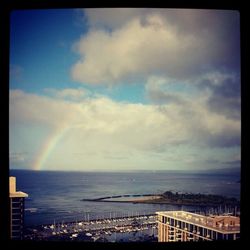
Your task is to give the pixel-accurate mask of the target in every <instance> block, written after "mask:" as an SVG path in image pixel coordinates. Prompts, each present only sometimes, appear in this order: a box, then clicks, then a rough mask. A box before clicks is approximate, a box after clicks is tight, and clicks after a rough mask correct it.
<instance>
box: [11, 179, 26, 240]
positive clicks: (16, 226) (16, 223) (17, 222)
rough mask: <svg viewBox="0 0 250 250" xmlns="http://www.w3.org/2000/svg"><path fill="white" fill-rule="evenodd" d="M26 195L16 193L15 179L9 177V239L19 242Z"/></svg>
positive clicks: (21, 234) (21, 235)
mask: <svg viewBox="0 0 250 250" xmlns="http://www.w3.org/2000/svg"><path fill="white" fill-rule="evenodd" d="M26 197H28V194H26V193H23V192H20V191H18V192H17V191H16V177H12V176H11V177H9V198H10V237H11V239H16V240H21V239H22V238H23V223H24V200H25V198H26Z"/></svg>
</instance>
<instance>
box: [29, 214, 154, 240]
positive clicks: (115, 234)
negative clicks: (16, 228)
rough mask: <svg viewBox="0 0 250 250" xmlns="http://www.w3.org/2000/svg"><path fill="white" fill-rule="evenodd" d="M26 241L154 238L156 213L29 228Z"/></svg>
mask: <svg viewBox="0 0 250 250" xmlns="http://www.w3.org/2000/svg"><path fill="white" fill-rule="evenodd" d="M25 239H26V240H38V241H39V240H43V241H44V240H45V241H46V240H47V241H59V240H66V241H67V240H68V241H86V242H96V241H97V242H98V241H100V242H130V241H157V222H156V215H155V214H148V215H137V216H130V217H117V218H111V219H110V218H105V219H96V220H87V221H78V222H77V221H76V222H68V223H63V222H61V223H56V222H55V221H54V223H53V224H49V225H40V226H36V227H29V228H27V229H26V233H25Z"/></svg>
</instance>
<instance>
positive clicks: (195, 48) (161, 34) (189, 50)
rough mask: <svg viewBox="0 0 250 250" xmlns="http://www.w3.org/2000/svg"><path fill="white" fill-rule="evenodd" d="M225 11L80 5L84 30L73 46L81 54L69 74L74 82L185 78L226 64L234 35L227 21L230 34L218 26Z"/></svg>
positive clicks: (223, 22)
mask: <svg viewBox="0 0 250 250" xmlns="http://www.w3.org/2000/svg"><path fill="white" fill-rule="evenodd" d="M125 13H127V14H128V16H127V17H126V15H125ZM203 14H204V15H203ZM227 14H228V15H229V17H228V15H227ZM230 14H232V13H231V12H230V13H229V12H216V11H214V12H211V11H203V12H202V11H195V10H192V11H188V10H187V11H183V10H179V11H178V10H173V11H171V10H150V11H149V10H145V9H142V10H134V9H125V10H121V9H118V10H116V9H115V10H110V9H107V10H100V9H99V10H95V9H94V10H86V15H87V18H88V20H89V23H90V30H89V32H88V33H87V34H84V36H82V37H81V39H80V40H79V41H78V42H77V43H76V45H75V49H76V51H77V53H79V54H80V56H81V59H80V60H79V61H78V62H77V63H76V64H75V65H74V66H73V67H72V71H71V73H72V77H73V79H74V80H75V81H78V82H84V83H92V84H102V83H106V84H114V83H119V82H121V81H124V80H133V79H135V78H144V79H145V78H147V77H148V76H150V75H152V74H161V75H164V76H168V77H171V78H178V79H185V78H186V77H191V76H194V75H195V76H196V75H199V74H201V73H203V72H209V71H211V69H213V68H214V67H216V68H218V67H219V66H220V65H221V64H223V66H224V67H226V66H227V62H230V63H231V61H234V60H236V59H237V58H238V59H237V60H238V61H239V56H237V55H236V54H235V55H234V53H236V52H234V51H232V46H233V45H231V40H235V39H234V33H235V32H236V31H235V24H234V25H231V28H232V30H231V31H232V32H231V33H230V32H229V31H227V32H226V33H225V31H224V29H223V28H225V27H227V28H228V23H230V22H229V21H230V20H231V19H234V17H235V16H234V15H232V16H230ZM230 17H231V19H230ZM211 18H212V19H211ZM208 20H209V22H212V24H213V26H212V27H211V24H210V23H208ZM101 24H103V25H101ZM105 27H108V28H110V29H111V30H109V29H106V28H105ZM184 27H185V29H184ZM229 33H230V34H231V37H230V35H229ZM225 38H227V41H226V40H225ZM228 38H231V40H230V39H228ZM232 38H233V39H232ZM236 38H237V36H236ZM230 56H231V57H230ZM229 57H230V58H229ZM225 58H227V60H225ZM237 60H236V61H237Z"/></svg>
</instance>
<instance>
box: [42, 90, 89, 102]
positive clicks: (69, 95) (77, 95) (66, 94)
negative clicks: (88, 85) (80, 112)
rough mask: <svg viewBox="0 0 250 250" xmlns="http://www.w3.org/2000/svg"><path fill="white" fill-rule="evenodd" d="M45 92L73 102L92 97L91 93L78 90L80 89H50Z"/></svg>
mask: <svg viewBox="0 0 250 250" xmlns="http://www.w3.org/2000/svg"><path fill="white" fill-rule="evenodd" d="M44 91H45V92H46V93H48V94H51V95H52V96H55V97H57V98H60V99H69V100H72V101H79V100H82V99H83V98H86V97H88V95H90V92H89V91H88V90H86V89H83V88H78V89H73V88H66V89H62V90H58V89H53V88H49V89H45V90H44Z"/></svg>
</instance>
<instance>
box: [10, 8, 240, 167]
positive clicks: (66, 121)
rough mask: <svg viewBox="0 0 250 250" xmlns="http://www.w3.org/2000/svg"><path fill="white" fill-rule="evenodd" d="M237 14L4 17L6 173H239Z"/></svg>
mask: <svg viewBox="0 0 250 250" xmlns="http://www.w3.org/2000/svg"><path fill="white" fill-rule="evenodd" d="M239 18H240V16H239V13H238V12H237V11H232V10H192V9H143V8H138V9H119V8H114V9H108V8H107V9H54V10H19V11H13V12H12V13H11V30H10V72H9V76H10V82H9V88H10V89H9V96H10V103H9V114H10V116H9V128H10V129H9V136H10V139H9V140H10V146H9V152H10V156H9V157H10V168H12V169H32V170H74V171H75V170H76V171H79V170H80V171H132V170H150V171H155V170H185V171H189V170H197V171H198V170H216V169H223V168H240V166H241V94H240V93H241V75H240V24H239Z"/></svg>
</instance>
